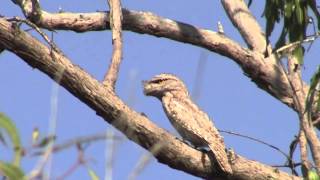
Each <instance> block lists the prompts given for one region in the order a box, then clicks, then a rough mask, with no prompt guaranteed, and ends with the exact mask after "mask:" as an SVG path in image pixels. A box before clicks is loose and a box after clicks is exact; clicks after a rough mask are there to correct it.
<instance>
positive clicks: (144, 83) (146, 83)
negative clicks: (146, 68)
mask: <svg viewBox="0 0 320 180" xmlns="http://www.w3.org/2000/svg"><path fill="white" fill-rule="evenodd" d="M142 86H143V94H144V95H146V96H148V95H150V94H149V93H150V91H149V89H150V84H149V81H147V80H144V81H142Z"/></svg>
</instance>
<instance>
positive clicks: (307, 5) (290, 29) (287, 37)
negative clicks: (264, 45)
mask: <svg viewBox="0 0 320 180" xmlns="http://www.w3.org/2000/svg"><path fill="white" fill-rule="evenodd" d="M309 9H310V10H311V11H308V10H309ZM310 12H312V14H313V16H312V15H310ZM263 16H264V17H265V18H266V37H267V41H269V37H270V35H271V33H272V32H273V30H274V28H275V24H276V23H280V22H283V26H282V32H281V34H280V36H279V38H278V41H277V42H276V45H275V49H278V48H280V47H282V46H284V45H285V44H287V43H293V42H297V41H303V40H304V39H305V38H306V36H307V35H306V34H307V27H308V25H309V24H310V23H309V22H313V20H314V19H316V21H317V22H318V23H317V29H318V31H319V29H320V13H319V11H318V10H317V2H316V0H308V1H305V0H284V1H283V0H266V4H265V8H264V12H263ZM314 17H315V18H314ZM314 29H316V28H314ZM315 31H316V30H315ZM315 34H316V32H315ZM293 54H294V55H295V56H296V57H297V59H298V61H299V63H300V64H303V54H304V48H303V46H302V45H301V44H300V45H299V46H297V47H296V48H295V49H294V50H293Z"/></svg>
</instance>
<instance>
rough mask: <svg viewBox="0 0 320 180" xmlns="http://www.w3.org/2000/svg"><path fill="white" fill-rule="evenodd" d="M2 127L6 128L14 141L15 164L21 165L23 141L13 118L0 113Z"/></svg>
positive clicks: (0, 125)
mask: <svg viewBox="0 0 320 180" xmlns="http://www.w3.org/2000/svg"><path fill="white" fill-rule="evenodd" d="M0 128H1V129H4V130H5V132H6V133H7V134H8V136H9V138H10V140H11V142H12V145H13V150H14V152H15V156H14V160H13V164H14V165H16V166H18V167H19V166H20V160H21V142H20V136H19V133H18V130H17V128H16V126H15V124H14V123H13V122H12V121H11V119H9V118H8V117H6V116H5V115H4V114H3V113H0Z"/></svg>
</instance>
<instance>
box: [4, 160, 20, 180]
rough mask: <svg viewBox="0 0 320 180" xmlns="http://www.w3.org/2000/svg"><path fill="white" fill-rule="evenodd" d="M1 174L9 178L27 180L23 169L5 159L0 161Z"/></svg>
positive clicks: (11, 179)
mask: <svg viewBox="0 0 320 180" xmlns="http://www.w3.org/2000/svg"><path fill="white" fill-rule="evenodd" d="M0 174H1V175H3V176H4V177H6V178H7V179H9V180H26V178H25V176H24V172H23V171H22V169H20V168H19V167H17V166H15V165H13V164H9V163H6V162H3V161H0Z"/></svg>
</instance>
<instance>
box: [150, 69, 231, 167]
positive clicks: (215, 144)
mask: <svg viewBox="0 0 320 180" xmlns="http://www.w3.org/2000/svg"><path fill="white" fill-rule="evenodd" d="M144 94H145V95H147V96H155V97H157V98H158V99H159V100H160V101H161V102H162V106H163V108H164V110H165V112H166V115H167V116H168V118H169V120H170V122H171V124H172V125H173V126H174V127H175V129H176V130H177V131H178V133H179V134H180V135H181V136H182V137H183V138H184V139H186V140H188V141H189V142H190V143H192V144H193V145H194V146H197V147H203V146H208V147H209V148H210V150H211V151H212V152H213V154H214V155H215V158H216V159H217V162H218V164H219V166H220V168H221V169H222V170H223V171H225V172H227V173H231V172H232V169H231V166H230V164H229V162H228V158H227V154H226V152H225V145H224V142H223V138H222V137H221V136H220V135H219V132H218V130H217V129H216V128H215V127H214V125H213V122H212V121H211V120H210V118H209V117H208V115H207V114H206V113H204V112H203V111H201V110H200V109H199V107H198V106H197V105H195V104H194V103H193V102H192V100H191V98H190V97H189V94H188V90H187V88H186V87H185V85H184V83H183V82H182V81H181V80H180V79H179V78H178V77H176V76H174V75H171V74H159V75H156V76H155V77H153V78H152V79H151V80H149V81H144Z"/></svg>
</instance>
